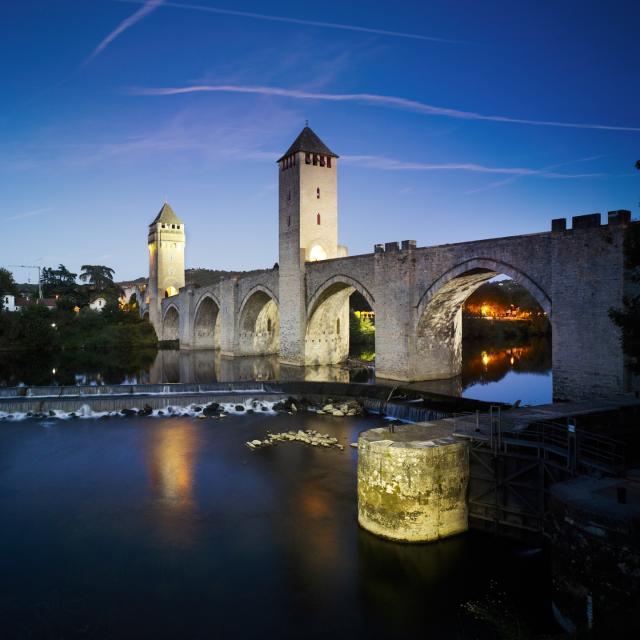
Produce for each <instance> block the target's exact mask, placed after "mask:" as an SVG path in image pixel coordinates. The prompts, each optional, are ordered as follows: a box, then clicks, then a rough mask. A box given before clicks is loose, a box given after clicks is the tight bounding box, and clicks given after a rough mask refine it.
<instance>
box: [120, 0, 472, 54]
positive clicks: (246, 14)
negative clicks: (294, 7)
mask: <svg viewBox="0 0 640 640" xmlns="http://www.w3.org/2000/svg"><path fill="white" fill-rule="evenodd" d="M119 1H120V2H133V3H135V4H140V3H141V2H142V0H119ZM163 4H164V5H165V6H167V7H172V8H175V9H186V10H189V11H203V12H206V13H217V14H219V15H227V16H236V17H239V18H251V19H254V20H267V21H269V22H286V23H288V24H298V25H303V26H307V27H319V28H321V29H339V30H342V31H358V32H360V33H370V34H373V35H379V36H390V37H392V38H409V39H411V40H426V41H430V42H442V43H447V44H464V43H463V42H461V41H459V40H450V39H449V38H438V37H435V36H427V35H423V34H419V33H405V32H403V31H388V30H386V29H374V28H371V27H363V26H359V25H353V24H340V23H337V22H323V21H321V20H303V19H301V18H289V17H286V16H274V15H268V14H264V13H253V12H252V11H236V10H234V9H220V8H218V7H209V6H205V5H199V4H187V3H181V2H180V3H178V2H164V3H163Z"/></svg>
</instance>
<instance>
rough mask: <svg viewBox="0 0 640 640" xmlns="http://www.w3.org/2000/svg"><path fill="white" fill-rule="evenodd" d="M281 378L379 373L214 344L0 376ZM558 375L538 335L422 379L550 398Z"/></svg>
mask: <svg viewBox="0 0 640 640" xmlns="http://www.w3.org/2000/svg"><path fill="white" fill-rule="evenodd" d="M356 355H357V354H356ZM278 379H279V380H329V381H334V382H349V381H356V382H374V381H375V373H374V369H373V366H371V365H370V366H368V367H367V366H364V365H358V364H355V363H352V364H350V365H349V366H346V365H335V366H323V367H306V368H300V367H287V366H285V365H282V364H280V363H279V362H278V359H277V357H275V356H272V357H261V358H251V357H245V358H223V357H221V356H220V354H219V352H216V351H208V350H200V351H157V352H156V351H151V352H149V351H136V352H129V351H127V352H122V353H120V352H109V353H105V352H62V353H37V354H25V353H13V354H11V353H4V354H0V384H7V385H11V386H15V385H17V384H20V383H23V384H31V385H33V384H37V385H49V384H71V385H73V384H121V383H124V384H126V383H134V382H139V383H162V382H200V383H206V382H216V381H219V382H229V381H238V380H278ZM378 382H382V383H385V382H386V383H388V384H390V383H389V381H385V380H378ZM551 383H552V379H551V343H550V341H548V340H545V339H538V340H535V339H534V340H531V341H529V342H528V343H526V344H524V345H522V344H520V345H518V346H515V345H514V346H504V345H500V346H492V345H490V344H478V343H471V344H469V345H467V344H465V345H464V349H463V370H462V375H461V376H458V377H457V378H452V379H449V380H439V381H431V382H427V383H418V384H416V385H414V386H417V387H421V388H424V389H428V390H433V391H437V392H440V393H445V394H448V395H454V396H460V395H462V396H465V397H469V398H477V399H481V400H489V401H499V402H515V401H516V400H520V401H521V402H522V403H523V404H543V403H546V402H551V400H552V384H551Z"/></svg>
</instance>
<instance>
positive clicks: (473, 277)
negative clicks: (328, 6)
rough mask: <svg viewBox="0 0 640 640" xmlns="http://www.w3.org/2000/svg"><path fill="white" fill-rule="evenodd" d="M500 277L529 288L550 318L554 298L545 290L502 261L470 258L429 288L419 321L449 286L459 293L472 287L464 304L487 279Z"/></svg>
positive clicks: (422, 298)
mask: <svg viewBox="0 0 640 640" xmlns="http://www.w3.org/2000/svg"><path fill="white" fill-rule="evenodd" d="M500 274H504V275H505V276H509V277H510V278H511V279H512V280H513V281H514V282H517V283H518V284H520V285H522V286H523V287H524V288H525V289H527V291H529V293H530V294H531V295H532V296H533V297H534V298H535V299H536V301H537V302H538V304H539V305H540V306H541V307H542V310H543V311H544V312H545V313H546V314H547V315H548V316H549V318H551V311H552V309H551V298H550V297H549V295H548V294H547V293H546V292H545V291H544V289H542V287H540V286H539V285H538V284H537V283H536V282H535V281H534V280H533V279H532V278H530V277H529V276H528V275H527V274H526V273H524V272H522V271H520V270H519V269H517V268H516V267H514V266H513V265H510V264H508V263H506V262H502V261H500V260H493V259H492V258H470V259H469V260H465V261H464V262H461V263H459V264H457V265H456V266H454V267H452V268H451V269H449V270H448V271H446V272H445V273H443V274H442V275H441V276H440V277H439V278H437V279H436V280H435V281H434V282H432V283H431V285H429V287H427V289H426V290H425V292H424V293H423V294H422V296H421V297H420V300H419V302H418V305H417V311H418V318H420V317H421V316H422V315H423V313H424V311H425V310H426V308H427V306H428V305H429V304H430V302H431V300H432V299H433V298H434V297H435V296H437V295H439V294H440V293H442V292H443V291H444V288H445V287H447V286H449V287H450V288H452V289H457V290H458V291H459V293H460V294H463V293H464V291H463V289H462V288H461V286H462V285H464V286H465V288H466V287H467V285H468V286H470V287H472V288H471V289H470V290H468V293H467V294H466V296H464V298H462V302H464V301H465V300H466V299H467V298H468V297H469V296H470V295H471V294H472V293H473V292H474V291H475V290H476V289H477V288H478V287H480V286H481V285H482V284H484V283H485V282H486V281H487V280H491V278H494V277H495V276H497V275H500ZM452 281H454V283H453V284H454V286H453V287H451V285H450V283H451V282H452ZM462 302H461V304H462Z"/></svg>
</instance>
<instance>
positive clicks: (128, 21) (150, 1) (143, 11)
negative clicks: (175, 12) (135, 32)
mask: <svg viewBox="0 0 640 640" xmlns="http://www.w3.org/2000/svg"><path fill="white" fill-rule="evenodd" d="M141 4H142V3H141ZM161 4H164V0H146V2H144V4H143V6H141V7H140V8H139V9H138V10H137V11H136V12H135V13H133V14H132V15H130V16H129V17H128V18H125V19H124V20H123V21H122V22H121V23H120V24H119V25H118V26H117V27H116V28H115V29H114V30H113V31H112V32H111V33H110V34H109V35H108V36H107V37H106V38H105V39H104V40H102V42H101V43H100V44H99V45H98V46H97V47H96V48H95V49H94V50H93V51H92V52H91V55H90V56H89V57H88V58H87V59H86V60H85V61H84V63H83V65H82V66H86V65H88V64H89V63H90V62H91V61H92V60H94V59H95V58H96V57H97V56H99V55H100V54H101V53H102V52H103V51H104V50H105V49H106V48H107V47H108V46H109V45H110V44H111V43H112V42H113V41H114V40H115V39H116V38H117V37H118V36H119V35H121V34H122V33H124V32H125V31H126V30H127V29H129V28H131V27H133V25H134V24H136V23H138V22H140V20H142V19H143V18H145V17H146V16H148V15H149V14H150V13H151V12H152V11H155V10H156V9H157V8H158V7H159V6H160V5H161Z"/></svg>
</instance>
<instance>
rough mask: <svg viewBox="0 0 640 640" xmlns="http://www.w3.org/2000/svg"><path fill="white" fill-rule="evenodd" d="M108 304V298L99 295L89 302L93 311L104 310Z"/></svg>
mask: <svg viewBox="0 0 640 640" xmlns="http://www.w3.org/2000/svg"><path fill="white" fill-rule="evenodd" d="M106 304H107V300H106V298H103V297H101V296H99V297H97V298H95V299H94V300H92V301H91V302H90V303H89V309H92V310H93V311H102V310H103V309H104V308H105V306H106Z"/></svg>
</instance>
